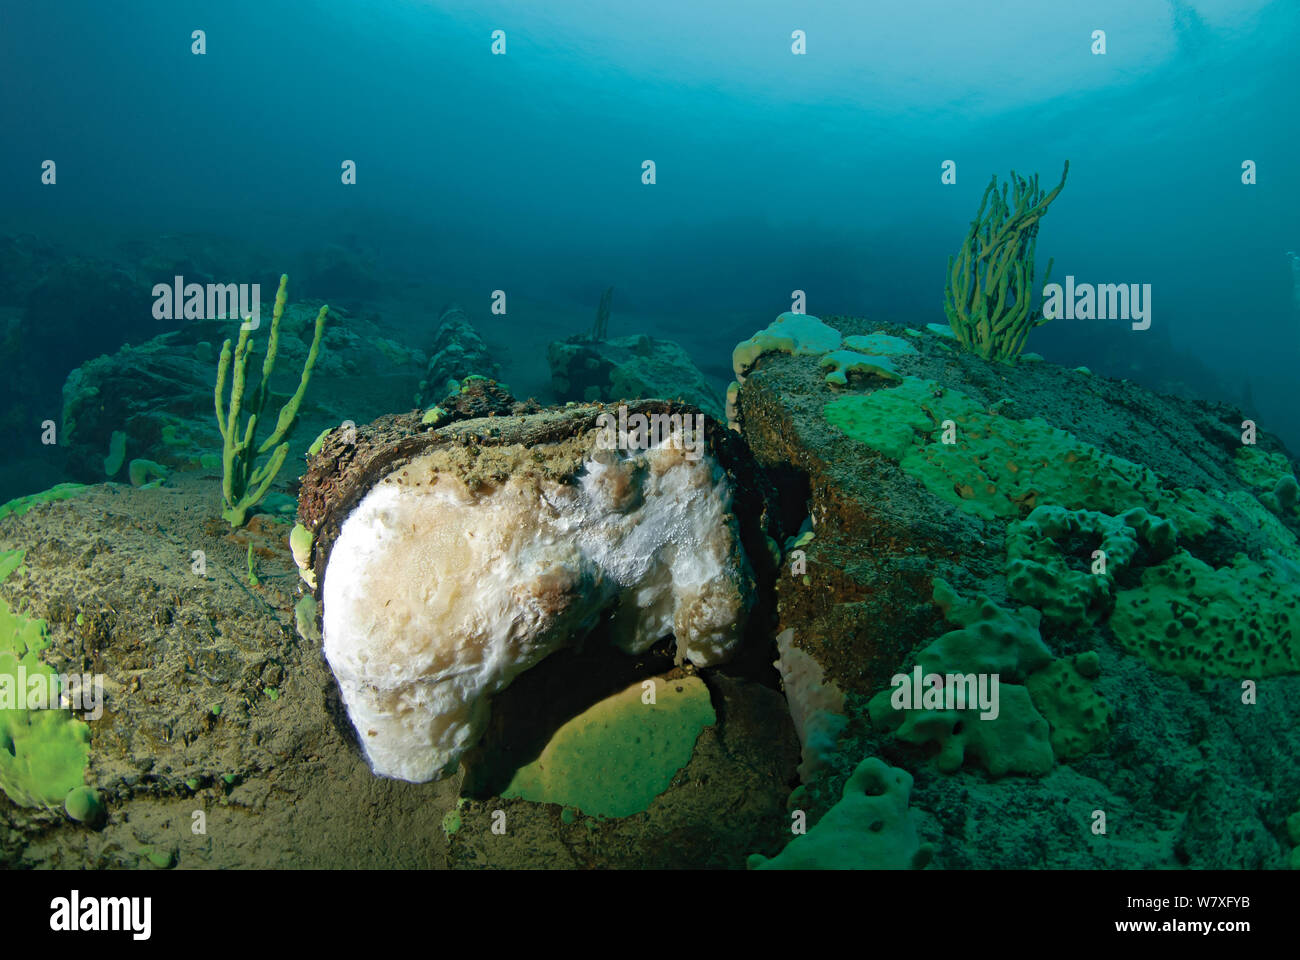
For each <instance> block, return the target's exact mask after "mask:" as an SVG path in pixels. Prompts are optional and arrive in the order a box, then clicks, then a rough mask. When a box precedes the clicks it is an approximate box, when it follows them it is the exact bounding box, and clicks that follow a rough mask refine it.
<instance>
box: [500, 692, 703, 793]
mask: <svg viewBox="0 0 1300 960" xmlns="http://www.w3.org/2000/svg"><path fill="white" fill-rule="evenodd" d="M652 682H653V683H654V685H655V701H656V702H654V703H645V702H644V700H645V699H648V695H646V691H645V689H644V688H643V686H642V684H640V683H637V684H633V685H632V686H630V687H628V688H627V689H626V690H624V691H622V692H621V693H616V694H614V695H613V696H612V697H607V698H606V699H604V700H602V701H600V702H599V703H597V704H596V705H595V706H593V707H591V708H590V709H588V710H587V711H586V712H585V713H582V714H580V715H579V716H577V717H574V718H573V719H572V720H570V721H569V722H568V723H566V724H564V726H562V727H560V729H559V730H557V731H556V732H555V735H554V736H553V737H552V738H551V741H550V743H548V744H547V745H546V748H545V749H544V750H543V751H542V754H541V756H539V757H538V758H537V759H536V760H534V761H533V762H532V763H530V764H528V765H527V766H525V767H521V768H520V769H519V770H518V771H516V773H515V775H514V778H513V779H512V780H511V781H510V785H509V786H508V787H507V788H506V789H505V791H504V792H503V793H502V796H504V797H522V798H523V799H525V800H533V801H535V802H538V803H558V804H561V805H563V806H570V807H576V808H578V809H579V810H581V811H582V812H583V813H585V814H588V815H591V816H604V817H626V816H630V815H631V814H634V813H639V812H641V811H642V810H645V809H646V808H647V807H648V806H650V803H651V801H652V800H654V798H655V797H657V796H659V794H661V793H663V792H664V791H665V790H667V789H668V786H669V784H670V783H672V779H673V776H674V775H675V774H676V773H677V771H678V770H680V769H681V768H682V767H684V766H685V765H686V764H687V762H689V761H690V759H691V753H692V752H693V751H694V749H695V740H696V738H697V737H698V736H699V734H700V731H701V730H703V729H704V728H705V727H707V726H709V725H710V724H712V723H714V722H716V720H717V718H716V717H715V716H714V713H713V705H712V704H711V703H710V701H709V691H708V688H707V687H705V686H704V683H703V681H701V680H700V679H699V678H698V677H687V678H684V679H681V680H665V679H663V678H659V679H656V680H654V681H652Z"/></svg>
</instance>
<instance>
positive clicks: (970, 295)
mask: <svg viewBox="0 0 1300 960" xmlns="http://www.w3.org/2000/svg"><path fill="white" fill-rule="evenodd" d="M1069 172H1070V162H1069V161H1068V160H1067V161H1066V162H1065V169H1064V170H1063V171H1062V172H1061V182H1060V183H1059V184H1057V186H1056V189H1055V190H1053V191H1052V192H1051V193H1048V194H1044V193H1043V191H1042V190H1040V189H1039V187H1038V174H1034V176H1033V177H1032V178H1031V179H1029V180H1026V179H1025V178H1024V177H1018V176H1016V172H1015V171H1014V170H1013V171H1011V181H1010V184H1006V183H1004V184H1003V185H1002V190H1001V192H999V191H998V178H997V177H996V176H994V177H993V179H992V180H990V181H989V185H988V186H987V187H985V188H984V196H983V198H982V199H981V200H980V207H979V211H978V212H977V213H976V214H975V219H974V220H972V221H971V225H970V229H969V231H967V234H966V240H965V242H963V243H962V246H961V250H960V251H959V252H958V254H957V256H955V257H949V258H948V283H947V286H946V288H945V290H944V304H943V309H944V313H945V314H947V316H948V323H949V324H950V325H951V326H952V329H953V332H954V333H955V334H956V335H957V340H958V342H959V343H961V345H962V346H963V347H964V348H965V349H967V350H972V351H974V352H975V353H978V354H979V355H980V356H981V357H983V358H984V359H985V360H1004V361H1008V362H1010V361H1014V360H1015V359H1016V357H1018V356H1019V355H1020V351H1021V350H1023V349H1024V347H1025V338H1026V337H1028V336H1029V331H1030V330H1032V329H1033V328H1034V327H1037V326H1041V325H1042V324H1043V323H1045V322H1046V320H1045V319H1044V318H1043V316H1042V314H1041V313H1039V312H1038V311H1036V310H1035V309H1033V306H1032V305H1033V301H1034V289H1035V288H1034V247H1035V245H1036V244H1037V238H1038V221H1039V220H1041V219H1042V217H1043V215H1044V214H1045V213H1047V208H1048V206H1049V205H1050V204H1051V202H1052V201H1053V200H1055V199H1056V195H1057V194H1059V193H1060V192H1061V188H1062V187H1064V186H1065V177H1066V174H1068V173H1069ZM1009 185H1010V186H1014V187H1015V190H1014V192H1013V193H1012V195H1011V197H1010V199H1008V197H1007V187H1008V186H1009ZM1051 274H1052V262H1051V261H1050V260H1049V261H1048V262H1047V274H1046V277H1050V276H1051Z"/></svg>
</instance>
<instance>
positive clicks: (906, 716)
mask: <svg viewBox="0 0 1300 960" xmlns="http://www.w3.org/2000/svg"><path fill="white" fill-rule="evenodd" d="M934 598H935V602H936V603H937V604H938V605H939V607H940V609H941V610H943V612H944V616H945V617H946V618H947V619H948V621H949V622H951V623H954V624H956V625H958V626H959V627H960V629H957V630H952V631H949V632H948V633H945V634H944V635H943V636H941V637H939V638H938V639H937V640H935V641H934V642H933V643H931V644H930V645H929V646H927V647H926V648H925V649H924V650H922V651H921V652H920V653H919V654H918V655H917V658H916V662H917V666H919V667H920V668H921V670H922V672H923V673H925V674H944V675H946V674H996V675H997V676H998V678H999V705H998V708H999V712H998V716H997V717H995V718H989V719H981V718H980V712H979V711H978V710H972V709H966V710H942V709H911V710H897V709H895V708H894V705H893V703H892V702H891V701H892V697H893V693H894V691H893V689H892V688H891V689H886V690H882V691H881V692H880V693H878V694H876V695H875V696H874V697H872V698H871V700H870V702H869V703H868V704H867V713H868V715H869V716H870V717H871V722H872V724H873V725H875V726H876V727H877V728H879V729H881V730H885V731H893V732H894V735H895V736H897V737H898V738H899V739H900V740H906V741H907V742H909V743H916V744H926V743H936V744H938V747H939V752H938V754H937V756H936V757H935V762H936V765H937V766H938V767H939V769H940V770H943V771H944V772H946V773H951V772H953V771H955V770H957V769H959V768H960V767H961V766H962V764H963V763H964V762H966V761H967V760H970V761H972V762H974V763H977V764H978V765H980V766H983V767H984V769H986V770H987V771H988V772H989V773H990V774H991V775H993V776H995V777H1000V776H1004V775H1006V774H1009V773H1021V774H1028V775H1030V776H1041V775H1042V774H1045V773H1047V772H1048V771H1050V770H1051V769H1052V764H1053V762H1054V761H1053V755H1052V746H1051V741H1050V728H1049V727H1048V723H1047V721H1046V720H1045V719H1043V717H1042V716H1041V715H1039V713H1038V711H1037V710H1036V709H1035V708H1034V704H1033V702H1032V701H1031V699H1030V697H1029V693H1028V691H1027V690H1026V689H1025V688H1024V687H1023V686H1020V685H1018V684H1016V683H1010V682H1007V681H1009V680H1019V679H1023V678H1025V677H1028V676H1029V675H1030V674H1032V673H1033V672H1034V671H1036V670H1039V669H1041V668H1043V667H1045V666H1047V664H1048V663H1050V662H1051V659H1052V655H1051V652H1050V651H1048V649H1047V647H1046V645H1045V644H1044V643H1043V640H1042V637H1041V636H1040V635H1039V632H1038V624H1039V614H1038V611H1036V610H1033V609H1032V608H1028V607H1026V608H1023V609H1021V610H1019V611H1010V610H1005V609H1003V608H1001V607H999V606H998V605H997V604H995V603H993V602H992V601H991V600H990V599H989V598H988V597H986V596H983V595H982V594H977V595H976V596H975V597H973V598H971V599H964V598H962V597H959V596H958V595H957V593H956V592H955V591H954V590H953V589H952V587H951V586H949V585H948V583H946V582H945V581H944V580H942V579H936V580H935V589H934Z"/></svg>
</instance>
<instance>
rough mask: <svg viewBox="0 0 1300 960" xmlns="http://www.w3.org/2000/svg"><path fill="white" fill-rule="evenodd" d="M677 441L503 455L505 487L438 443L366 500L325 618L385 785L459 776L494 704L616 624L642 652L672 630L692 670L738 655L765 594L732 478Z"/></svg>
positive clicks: (325, 598) (345, 546) (625, 641)
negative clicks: (755, 594)
mask: <svg viewBox="0 0 1300 960" xmlns="http://www.w3.org/2000/svg"><path fill="white" fill-rule="evenodd" d="M575 444H576V447H575V446H574V445H575ZM670 444H671V440H669V441H668V442H666V443H664V444H663V445H660V446H657V447H653V448H651V449H649V450H643V451H637V452H632V453H627V452H619V451H611V450H597V449H595V447H596V444H595V439H594V432H593V433H589V434H587V435H585V436H583V437H580V438H577V439H576V440H575V441H571V442H570V443H569V445H568V451H567V453H565V454H563V455H560V454H551V453H543V452H539V451H538V449H537V448H532V449H529V448H525V447H522V446H520V447H514V448H495V449H493V450H492V451H491V456H492V457H493V458H495V459H494V461H493V463H494V465H495V466H496V467H497V470H496V472H495V473H493V474H492V475H491V476H492V479H485V475H484V474H483V472H482V470H481V466H482V465H481V464H480V463H478V462H477V461H476V460H475V458H474V457H473V456H472V455H471V454H469V453H468V452H466V451H465V450H464V449H463V448H460V447H456V446H450V447H439V448H437V449H435V450H434V451H432V452H430V453H427V454H424V455H423V456H421V457H419V458H418V459H416V460H413V461H412V462H411V463H409V464H407V465H406V466H404V467H400V468H398V469H397V470H395V471H394V472H393V473H390V474H389V475H388V476H387V477H385V479H384V480H383V481H381V482H380V483H378V484H376V485H375V486H374V487H373V488H371V489H370V490H369V492H367V493H366V495H365V496H364V497H363V498H362V500H361V502H360V503H359V504H358V505H357V506H356V508H355V509H354V510H353V511H352V513H351V514H350V515H349V516H348V518H347V519H346V520H345V521H344V523H343V526H342V528H341V530H340V532H339V536H338V538H337V539H336V540H335V542H334V544H333V547H332V549H331V551H330V553H329V559H328V563H327V567H326V571H325V579H324V590H323V595H322V606H323V622H324V647H325V657H326V659H327V660H328V661H329V665H330V668H331V669H332V670H333V671H334V676H335V678H336V679H337V680H338V684H339V689H340V691H341V692H342V695H343V701H344V703H345V704H346V706H347V709H348V714H349V716H350V717H351V718H352V722H353V724H354V725H355V726H356V729H357V734H358V738H359V739H360V742H361V744H362V746H363V747H364V749H365V752H366V756H367V758H368V759H369V761H370V765H371V768H372V769H373V770H374V772H375V773H377V774H381V775H383V776H389V777H396V778H399V779H402V780H411V781H416V782H423V781H426V780H430V779H434V778H435V777H438V776H440V775H441V774H442V773H444V772H447V771H449V770H450V769H452V768H453V767H454V764H455V763H456V762H457V761H458V759H459V758H460V756H461V754H462V753H463V752H464V751H465V750H466V749H467V748H469V747H470V746H472V745H473V744H474V742H475V741H476V740H477V739H478V737H479V735H480V733H481V732H482V729H483V726H484V723H485V721H486V719H487V705H488V698H489V697H490V696H491V695H492V694H494V693H496V692H497V691H499V690H502V689H503V688H505V687H506V686H507V685H508V684H509V683H510V682H511V680H513V679H514V678H515V677H516V676H518V675H519V674H520V673H522V672H523V671H524V670H527V669H528V668H530V667H532V666H534V665H535V664H537V663H538V662H539V661H541V660H542V659H543V658H544V657H546V656H547V655H548V654H550V653H552V652H554V651H555V650H557V649H560V648H561V647H564V646H566V645H568V644H570V643H574V642H577V641H579V640H581V639H582V637H583V636H584V635H585V634H586V633H587V632H588V631H589V630H590V629H591V628H592V627H593V626H594V625H595V624H596V623H597V621H598V620H599V618H600V617H601V616H604V615H608V616H610V617H612V618H613V622H612V624H611V628H612V631H613V636H614V642H616V643H617V644H619V646H621V647H622V648H623V649H625V650H627V651H628V652H630V653H639V652H641V651H644V650H645V649H647V648H648V647H650V646H651V645H652V644H654V643H655V642H656V641H658V640H659V639H661V638H662V637H665V636H667V635H669V634H672V635H674V636H675V637H676V641H677V655H678V659H679V661H680V660H681V659H682V658H687V659H689V660H691V661H692V662H693V663H695V664H697V665H700V666H707V665H710V664H714V663H717V662H720V661H722V660H724V659H726V658H727V657H728V656H729V655H730V653H731V651H732V649H733V647H734V646H735V644H736V643H737V642H738V640H739V638H740V635H741V631H742V628H743V625H744V624H743V621H744V615H745V611H746V609H747V606H748V603H749V599H750V596H751V594H752V583H751V577H750V574H749V570H748V565H747V564H746V561H745V558H744V554H743V551H742V548H741V546H740V540H739V532H738V529H737V525H736V518H735V517H734V516H733V515H732V514H731V513H730V501H731V494H730V484H729V481H728V479H727V476H726V474H725V472H724V471H723V470H722V469H721V468H720V467H719V466H718V464H717V462H716V461H715V460H714V459H713V458H712V457H711V456H710V455H708V454H707V453H706V454H704V455H703V456H697V457H696V458H695V459H691V458H688V457H686V456H685V455H684V454H683V451H682V450H681V449H678V448H675V447H673V446H671V445H670ZM575 449H576V450H577V453H576V455H575V453H574V450H575ZM483 452H484V454H485V455H486V454H488V451H487V450H484V451H483ZM476 453H477V451H476ZM565 456H567V457H568V461H567V467H566V466H565V465H564V464H563V463H562V464H561V466H560V468H557V467H556V463H555V461H556V460H557V459H560V460H563V458H564V457H565ZM511 458H513V459H511ZM503 463H504V464H506V468H505V469H503V468H502V466H501V465H502V464H503ZM476 471H477V472H476ZM566 473H567V475H566ZM503 478H504V479H503Z"/></svg>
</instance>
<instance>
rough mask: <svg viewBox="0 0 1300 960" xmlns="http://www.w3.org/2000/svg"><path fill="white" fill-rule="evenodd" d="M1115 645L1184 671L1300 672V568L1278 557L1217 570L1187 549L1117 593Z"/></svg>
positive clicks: (1197, 674)
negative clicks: (1136, 584)
mask: <svg viewBox="0 0 1300 960" xmlns="http://www.w3.org/2000/svg"><path fill="white" fill-rule="evenodd" d="M1110 628H1111V630H1112V631H1113V632H1114V634H1115V639H1116V640H1117V641H1118V642H1119V644H1120V646H1122V647H1124V648H1125V649H1126V650H1128V651H1129V652H1130V653H1135V654H1138V655H1139V656H1141V657H1143V658H1145V659H1146V660H1147V661H1148V662H1149V663H1150V664H1151V665H1152V666H1153V667H1155V668H1156V669H1157V670H1163V671H1165V672H1167V673H1176V674H1179V675H1182V676H1193V677H1200V676H1226V677H1269V676H1277V675H1279V674H1284V673H1295V672H1296V671H1297V670H1300V571H1298V570H1297V568H1296V565H1295V564H1294V563H1293V562H1289V561H1288V560H1286V559H1285V558H1284V557H1282V556H1281V555H1278V554H1272V555H1271V556H1269V557H1267V558H1266V559H1265V561H1264V563H1256V562H1255V561H1253V560H1249V559H1247V558H1246V557H1245V556H1241V555H1238V556H1237V558H1236V559H1235V560H1234V561H1233V562H1232V565H1231V566H1229V567H1223V568H1220V569H1215V568H1214V567H1211V566H1210V565H1209V564H1206V563H1205V562H1203V561H1201V560H1198V559H1197V558H1196V557H1194V556H1192V555H1191V554H1190V553H1188V552H1187V551H1185V550H1184V551H1179V552H1178V553H1177V554H1175V555H1174V556H1173V557H1171V558H1170V559H1168V560H1166V561H1165V562H1164V563H1161V564H1158V565H1157V566H1153V567H1148V568H1147V569H1146V570H1145V571H1144V572H1143V574H1142V582H1141V584H1140V585H1139V586H1138V587H1136V588H1134V589H1132V590H1122V591H1120V592H1119V593H1118V594H1117V595H1116V597H1115V612H1114V613H1113V614H1112V615H1111V618H1110Z"/></svg>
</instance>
